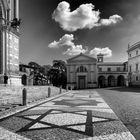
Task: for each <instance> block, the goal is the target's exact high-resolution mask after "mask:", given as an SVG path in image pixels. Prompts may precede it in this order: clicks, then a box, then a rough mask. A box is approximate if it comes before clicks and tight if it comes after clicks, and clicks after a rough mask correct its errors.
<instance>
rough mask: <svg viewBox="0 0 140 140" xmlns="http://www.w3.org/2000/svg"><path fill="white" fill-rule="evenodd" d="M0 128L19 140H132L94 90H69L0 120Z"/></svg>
mask: <svg viewBox="0 0 140 140" xmlns="http://www.w3.org/2000/svg"><path fill="white" fill-rule="evenodd" d="M0 127H1V129H2V130H1V132H2V131H4V130H6V131H5V132H6V133H7V134H8V131H9V132H10V133H13V135H14V134H16V135H18V137H20V136H21V138H18V139H33V140H79V139H83V140H135V138H134V137H133V135H132V134H131V133H130V132H129V131H128V129H127V128H126V127H125V126H124V125H123V124H122V122H121V121H120V120H119V119H118V117H117V116H116V115H115V114H114V112H113V111H112V109H111V108H110V107H109V106H108V105H107V104H106V103H105V101H104V100H103V99H102V98H101V97H100V95H99V94H98V93H97V92H96V91H95V90H81V91H72V92H71V93H69V94H65V95H64V96H61V97H59V98H56V99H54V100H52V101H49V102H45V103H43V104H41V105H38V106H35V107H32V108H30V109H28V110H25V111H23V112H20V113H17V114H15V115H13V116H11V117H8V118H6V119H2V120H0ZM5 135H6V134H5ZM0 138H3V139H4V138H5V137H4V135H3V134H2V133H0ZM15 139H16V138H15Z"/></svg>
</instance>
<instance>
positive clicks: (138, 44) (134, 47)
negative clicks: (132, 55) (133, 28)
mask: <svg viewBox="0 0 140 140" xmlns="http://www.w3.org/2000/svg"><path fill="white" fill-rule="evenodd" d="M136 48H140V41H138V42H137V43H135V44H133V45H131V46H129V47H128V50H127V52H129V51H132V50H134V49H136Z"/></svg>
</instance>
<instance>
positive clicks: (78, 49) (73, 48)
mask: <svg viewBox="0 0 140 140" xmlns="http://www.w3.org/2000/svg"><path fill="white" fill-rule="evenodd" d="M73 41H74V36H73V34H70V35H69V34H65V35H64V36H63V37H61V38H60V39H59V41H53V42H52V43H50V44H49V45H48V47H49V48H60V47H65V46H67V47H69V48H68V49H67V50H66V51H65V52H63V54H66V55H78V54H79V53H85V52H87V51H88V48H87V47H86V48H85V49H84V48H83V46H82V45H75V44H74V42H73Z"/></svg>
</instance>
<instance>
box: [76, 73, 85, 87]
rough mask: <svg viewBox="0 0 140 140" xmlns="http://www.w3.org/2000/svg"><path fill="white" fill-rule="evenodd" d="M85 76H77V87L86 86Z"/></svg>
mask: <svg viewBox="0 0 140 140" xmlns="http://www.w3.org/2000/svg"><path fill="white" fill-rule="evenodd" d="M85 79H86V77H85V76H79V77H78V88H79V89H84V88H85V87H86V85H85V84H86V82H85Z"/></svg>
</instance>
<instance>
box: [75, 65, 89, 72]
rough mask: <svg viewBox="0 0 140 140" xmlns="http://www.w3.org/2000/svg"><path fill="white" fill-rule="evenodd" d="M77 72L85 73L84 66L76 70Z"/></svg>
mask: <svg viewBox="0 0 140 140" xmlns="http://www.w3.org/2000/svg"><path fill="white" fill-rule="evenodd" d="M77 72H87V69H86V67H84V66H80V67H78V68H77Z"/></svg>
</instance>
